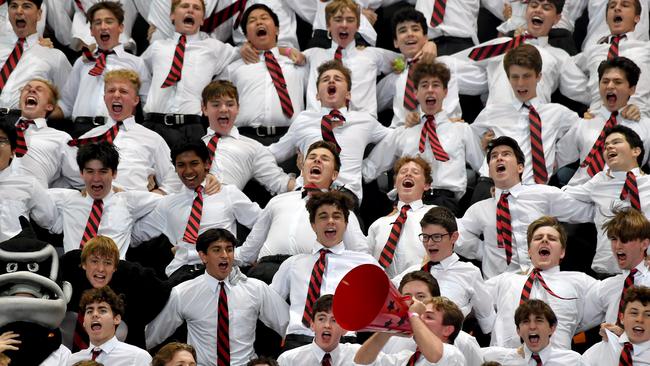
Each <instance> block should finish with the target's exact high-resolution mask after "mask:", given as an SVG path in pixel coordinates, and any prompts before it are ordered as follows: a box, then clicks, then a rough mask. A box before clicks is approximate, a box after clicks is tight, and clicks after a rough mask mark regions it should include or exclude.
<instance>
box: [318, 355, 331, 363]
mask: <svg viewBox="0 0 650 366" xmlns="http://www.w3.org/2000/svg"><path fill="white" fill-rule="evenodd" d="M320 366H332V355H330V354H329V353H326V354H324V355H323V359H322V360H321V361H320Z"/></svg>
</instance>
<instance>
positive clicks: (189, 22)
mask: <svg viewBox="0 0 650 366" xmlns="http://www.w3.org/2000/svg"><path fill="white" fill-rule="evenodd" d="M194 23H196V21H195V20H194V18H193V17H191V16H189V15H188V16H186V17H185V18H183V24H185V25H194Z"/></svg>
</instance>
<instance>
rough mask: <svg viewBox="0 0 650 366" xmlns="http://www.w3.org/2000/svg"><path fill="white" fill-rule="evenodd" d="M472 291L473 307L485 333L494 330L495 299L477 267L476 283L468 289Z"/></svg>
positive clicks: (471, 300)
mask: <svg viewBox="0 0 650 366" xmlns="http://www.w3.org/2000/svg"><path fill="white" fill-rule="evenodd" d="M468 291H471V292H472V297H471V299H470V302H471V304H472V309H473V310H474V314H475V315H476V320H477V321H478V324H479V326H480V327H481V330H482V331H483V333H484V334H488V333H490V332H492V328H493V327H494V322H495V320H496V312H495V311H494V299H493V298H492V294H491V293H490V291H488V289H487V287H486V286H485V283H484V281H483V278H482V277H481V272H480V271H479V270H478V269H477V271H476V275H475V276H474V283H473V284H472V287H471V288H469V289H468Z"/></svg>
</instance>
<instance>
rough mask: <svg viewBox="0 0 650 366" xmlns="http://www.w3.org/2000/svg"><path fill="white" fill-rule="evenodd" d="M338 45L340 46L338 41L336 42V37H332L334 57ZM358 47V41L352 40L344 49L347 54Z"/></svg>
mask: <svg viewBox="0 0 650 366" xmlns="http://www.w3.org/2000/svg"><path fill="white" fill-rule="evenodd" d="M338 47H339V45H338V43H336V42H335V41H334V39H332V47H330V49H331V50H332V57H334V53H335V52H336V49H337V48H338ZM356 48H357V42H356V41H355V40H352V42H350V43H349V44H348V46H347V47H345V48H343V50H344V51H345V53H346V54H347V53H348V52H350V51H352V50H354V49H356ZM343 57H345V55H343Z"/></svg>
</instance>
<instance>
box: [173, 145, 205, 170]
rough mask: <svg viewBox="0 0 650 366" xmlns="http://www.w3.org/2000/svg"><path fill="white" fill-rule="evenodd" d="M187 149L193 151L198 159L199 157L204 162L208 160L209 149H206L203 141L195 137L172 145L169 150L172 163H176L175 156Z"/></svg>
mask: <svg viewBox="0 0 650 366" xmlns="http://www.w3.org/2000/svg"><path fill="white" fill-rule="evenodd" d="M188 151H193V152H195V153H196V155H197V156H198V157H199V159H201V160H202V161H203V162H204V163H207V162H208V161H210V150H208V147H207V146H205V144H204V143H203V141H201V140H196V139H195V140H185V141H181V142H180V143H178V144H176V145H175V146H174V148H173V149H172V151H171V156H172V164H174V165H176V158H178V155H180V154H182V153H185V152H188Z"/></svg>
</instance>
